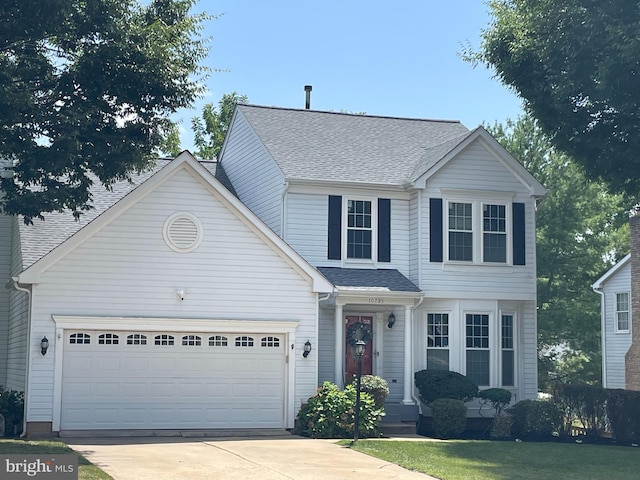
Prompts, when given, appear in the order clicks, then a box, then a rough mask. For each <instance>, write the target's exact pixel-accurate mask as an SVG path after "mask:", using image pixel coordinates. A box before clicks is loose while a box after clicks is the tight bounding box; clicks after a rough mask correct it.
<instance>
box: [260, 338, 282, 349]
mask: <svg viewBox="0 0 640 480" xmlns="http://www.w3.org/2000/svg"><path fill="white" fill-rule="evenodd" d="M260 346H262V347H279V346H280V339H279V338H278V337H262V340H260Z"/></svg>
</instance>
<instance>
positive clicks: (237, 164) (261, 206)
mask: <svg viewBox="0 0 640 480" xmlns="http://www.w3.org/2000/svg"><path fill="white" fill-rule="evenodd" d="M228 136H229V138H227V139H226V142H225V148H224V152H223V154H222V167H223V168H224V171H225V173H226V174H227V176H228V177H229V180H230V181H231V184H232V185H233V188H234V189H235V191H236V192H237V194H238V198H240V200H242V202H243V203H244V204H245V205H246V206H247V207H249V208H250V209H251V211H253V213H255V214H256V215H258V217H260V218H261V219H262V221H263V222H265V223H266V224H267V225H268V226H269V227H270V228H271V229H272V230H273V231H274V232H276V233H277V234H278V235H280V236H282V225H281V219H282V192H283V189H284V188H285V185H284V175H283V174H282V172H281V171H280V169H279V168H278V166H277V165H276V163H275V162H274V161H273V159H272V158H271V155H269V152H268V151H267V150H266V148H265V147H264V145H263V144H262V143H261V142H260V139H259V138H258V136H257V135H256V133H255V131H254V130H253V128H252V127H251V125H249V123H247V121H246V120H245V118H244V116H243V115H242V113H241V112H240V111H237V115H236V116H235V117H234V122H233V124H232V125H231V126H230V128H229V134H228Z"/></svg>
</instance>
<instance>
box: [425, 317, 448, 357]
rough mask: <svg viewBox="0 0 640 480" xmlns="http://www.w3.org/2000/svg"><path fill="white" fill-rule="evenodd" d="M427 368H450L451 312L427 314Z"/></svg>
mask: <svg viewBox="0 0 640 480" xmlns="http://www.w3.org/2000/svg"><path fill="white" fill-rule="evenodd" d="M427 369H429V370H449V314H448V313H428V314H427Z"/></svg>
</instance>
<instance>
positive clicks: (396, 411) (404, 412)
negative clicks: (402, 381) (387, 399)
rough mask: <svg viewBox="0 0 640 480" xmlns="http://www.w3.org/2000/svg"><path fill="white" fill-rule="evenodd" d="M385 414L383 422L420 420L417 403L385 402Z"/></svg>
mask: <svg viewBox="0 0 640 480" xmlns="http://www.w3.org/2000/svg"><path fill="white" fill-rule="evenodd" d="M384 413H385V416H384V417H382V423H402V422H414V423H415V422H417V421H418V406H417V405H402V404H401V403H385V404H384Z"/></svg>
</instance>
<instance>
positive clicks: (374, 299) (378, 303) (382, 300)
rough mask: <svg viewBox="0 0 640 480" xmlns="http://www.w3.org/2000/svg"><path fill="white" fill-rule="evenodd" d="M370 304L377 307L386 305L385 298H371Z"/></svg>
mask: <svg viewBox="0 0 640 480" xmlns="http://www.w3.org/2000/svg"><path fill="white" fill-rule="evenodd" d="M369 303H372V304H375V305H380V304H381V303H384V298H382V297H369Z"/></svg>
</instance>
